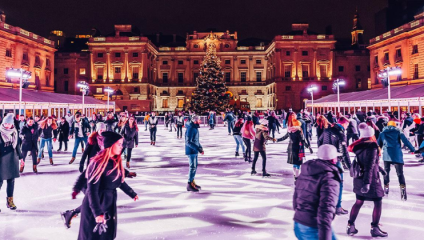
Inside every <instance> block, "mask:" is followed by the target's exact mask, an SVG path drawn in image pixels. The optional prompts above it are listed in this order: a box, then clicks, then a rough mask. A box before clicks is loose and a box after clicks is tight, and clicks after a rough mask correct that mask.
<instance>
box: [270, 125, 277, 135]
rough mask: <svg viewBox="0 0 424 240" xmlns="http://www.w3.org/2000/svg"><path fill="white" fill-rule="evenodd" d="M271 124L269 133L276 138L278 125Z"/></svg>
mask: <svg viewBox="0 0 424 240" xmlns="http://www.w3.org/2000/svg"><path fill="white" fill-rule="evenodd" d="M270 125H271V126H269V135H270V136H271V137H272V138H275V129H276V128H277V127H276V126H275V124H270Z"/></svg>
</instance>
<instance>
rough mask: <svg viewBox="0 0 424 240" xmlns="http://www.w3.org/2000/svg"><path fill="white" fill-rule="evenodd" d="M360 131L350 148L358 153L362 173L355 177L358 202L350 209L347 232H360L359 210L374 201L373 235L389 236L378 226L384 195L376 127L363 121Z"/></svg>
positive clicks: (357, 157) (354, 189)
mask: <svg viewBox="0 0 424 240" xmlns="http://www.w3.org/2000/svg"><path fill="white" fill-rule="evenodd" d="M359 131H360V134H361V139H359V140H357V141H355V142H354V143H353V144H352V145H350V146H349V148H348V150H349V151H350V152H354V153H355V155H356V160H357V162H358V165H359V166H360V169H361V175H360V176H358V177H356V178H354V179H353V192H354V193H355V194H356V202H355V204H354V205H353V206H352V210H351V211H350V217H349V221H348V225H347V234H348V235H350V236H353V235H355V234H357V233H358V230H357V229H356V228H355V220H356V217H357V216H358V213H359V210H360V209H361V207H362V205H363V204H364V201H373V202H374V211H373V214H372V223H371V236H372V237H387V233H386V232H384V231H382V230H381V229H380V228H379V226H378V224H379V222H380V217H381V211H382V198H383V196H384V190H383V187H382V186H381V180H380V173H379V172H380V168H379V165H378V161H379V155H380V150H379V147H378V144H377V142H376V140H375V139H374V128H372V127H370V126H368V125H367V124H366V123H361V124H359ZM352 177H355V176H352Z"/></svg>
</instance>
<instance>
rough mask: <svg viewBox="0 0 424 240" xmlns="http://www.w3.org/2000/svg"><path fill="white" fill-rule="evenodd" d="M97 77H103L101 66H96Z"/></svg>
mask: <svg viewBox="0 0 424 240" xmlns="http://www.w3.org/2000/svg"><path fill="white" fill-rule="evenodd" d="M97 79H99V80H101V79H103V68H97Z"/></svg>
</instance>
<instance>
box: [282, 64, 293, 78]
mask: <svg viewBox="0 0 424 240" xmlns="http://www.w3.org/2000/svg"><path fill="white" fill-rule="evenodd" d="M291 69H292V66H291V65H285V66H284V77H286V78H289V77H291Z"/></svg>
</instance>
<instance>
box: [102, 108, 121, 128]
mask: <svg viewBox="0 0 424 240" xmlns="http://www.w3.org/2000/svg"><path fill="white" fill-rule="evenodd" d="M117 122H118V118H117V117H116V116H114V115H113V112H108V113H107V117H106V120H105V121H104V123H105V124H106V131H110V132H113V129H114V128H115V126H114V125H115V123H117Z"/></svg>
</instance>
